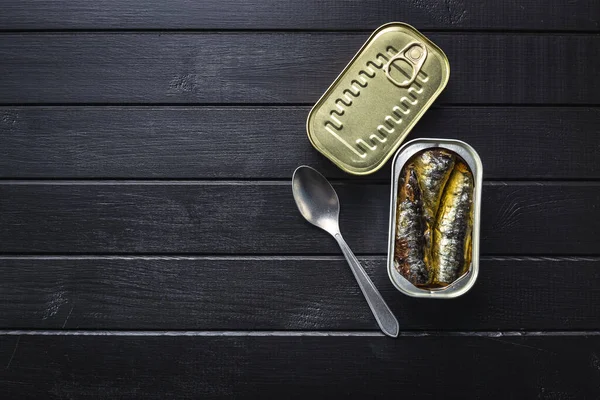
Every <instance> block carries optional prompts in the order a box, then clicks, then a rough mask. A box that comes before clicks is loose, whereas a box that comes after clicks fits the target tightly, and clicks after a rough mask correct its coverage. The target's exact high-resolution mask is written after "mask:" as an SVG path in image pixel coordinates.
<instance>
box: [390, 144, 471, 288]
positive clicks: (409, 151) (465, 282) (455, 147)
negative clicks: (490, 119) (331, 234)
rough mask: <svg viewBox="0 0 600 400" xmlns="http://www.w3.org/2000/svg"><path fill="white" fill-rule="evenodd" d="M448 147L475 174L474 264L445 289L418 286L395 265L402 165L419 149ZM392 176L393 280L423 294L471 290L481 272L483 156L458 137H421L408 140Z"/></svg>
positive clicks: (391, 272)
mask: <svg viewBox="0 0 600 400" xmlns="http://www.w3.org/2000/svg"><path fill="white" fill-rule="evenodd" d="M440 147H441V148H445V149H448V150H451V151H453V152H455V153H457V154H458V155H459V156H461V157H462V158H463V159H464V160H465V162H466V163H467V165H468V166H469V168H470V169H471V172H472V174H473V180H474V191H473V206H474V208H473V231H472V233H471V235H472V239H471V246H472V247H471V268H470V269H469V271H468V272H467V273H466V274H465V275H463V276H462V277H460V278H459V279H457V280H456V281H454V282H453V283H452V284H450V285H448V286H447V287H445V288H443V289H437V290H427V289H421V288H418V287H416V286H414V285H413V284H412V283H410V282H409V281H408V280H407V279H406V278H404V277H403V276H402V275H401V274H400V273H398V271H396V268H394V251H395V246H394V244H395V236H396V223H395V221H396V208H397V207H396V205H397V197H398V179H399V176H400V172H401V170H402V167H404V165H405V164H406V162H407V161H408V160H409V159H410V158H411V157H412V156H413V155H414V154H416V153H418V152H419V151H422V150H425V149H429V148H440ZM391 175H392V179H391V193H390V226H389V236H388V258H387V270H388V276H389V278H390V281H391V282H392V284H393V285H394V287H395V288H396V289H398V290H399V291H400V292H402V293H404V294H406V295H408V296H411V297H419V298H432V299H450V298H455V297H458V296H461V295H463V294H465V293H466V292H467V291H469V290H470V289H471V288H472V287H473V285H474V284H475V281H476V280H477V276H478V275H479V236H480V235H479V230H480V218H481V190H482V187H483V186H482V182H483V177H482V176H483V166H482V164H481V159H480V158H479V155H478V154H477V152H476V151H475V149H474V148H473V147H471V146H470V145H469V144H468V143H466V142H463V141H461V140H457V139H436V138H419V139H413V140H411V141H409V142H406V143H405V144H404V145H402V147H400V149H399V150H398V152H397V153H396V155H395V156H394V160H393V161H392V174H391Z"/></svg>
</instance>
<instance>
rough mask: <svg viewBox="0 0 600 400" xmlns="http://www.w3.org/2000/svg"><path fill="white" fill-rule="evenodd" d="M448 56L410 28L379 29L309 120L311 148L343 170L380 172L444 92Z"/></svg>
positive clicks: (399, 25)
mask: <svg viewBox="0 0 600 400" xmlns="http://www.w3.org/2000/svg"><path fill="white" fill-rule="evenodd" d="M449 74H450V66H449V64H448V58H447V57H446V55H445V54H444V52H443V51H442V50H441V49H440V48H439V47H437V46H436V45H435V44H433V43H432V42H431V41H430V40H429V39H427V38H426V37H425V36H423V35H422V34H421V33H419V32H418V31H417V30H416V29H415V28H413V27H412V26H410V25H407V24H404V23H399V22H394V23H389V24H386V25H383V26H381V27H379V28H378V29H377V30H376V31H375V32H374V33H373V34H372V35H371V37H369V39H368V40H367V42H366V43H365V44H364V45H363V46H362V48H361V49H360V50H359V51H358V53H357V54H356V55H355V56H354V58H353V59H352V60H351V61H350V63H349V64H348V65H347V66H346V68H344V70H343V71H342V73H341V74H340V75H339V76H338V77H337V78H336V80H335V81H334V82H333V83H332V84H331V86H330V87H329V89H327V91H326V92H325V94H323V96H322V97H321V98H320V99H319V101H318V102H317V103H316V104H315V106H314V107H313V108H312V110H311V111H310V113H309V115H308V120H307V123H306V129H307V133H308V137H309V139H310V141H311V143H312V144H313V146H314V147H315V148H316V149H317V150H318V151H320V152H321V153H322V154H324V155H325V156H326V157H327V158H329V159H330V160H331V161H333V162H334V163H335V164H336V165H337V166H339V167H340V168H341V169H342V170H344V171H346V172H349V173H351V174H355V175H366V174H370V173H373V172H375V171H376V170H378V169H379V168H381V167H382V166H383V165H384V164H385V162H386V161H387V160H388V159H389V158H390V157H391V156H392V154H393V153H394V151H396V149H398V147H399V146H400V144H401V143H402V141H403V140H404V138H405V137H406V135H408V133H409V132H410V130H411V129H412V127H413V126H414V125H415V124H416V123H417V121H418V120H419V119H420V118H421V116H422V115H423V113H425V111H426V110H427V109H428V108H429V107H430V106H431V104H432V103H433V101H434V100H435V99H436V98H437V97H438V95H439V94H440V93H441V92H442V90H443V89H444V87H445V86H446V83H447V82H448V77H449Z"/></svg>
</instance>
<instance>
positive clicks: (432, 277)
mask: <svg viewBox="0 0 600 400" xmlns="http://www.w3.org/2000/svg"><path fill="white" fill-rule="evenodd" d="M481 182H482V166H481V161H480V159H479V156H478V155H477V153H476V152H475V150H473V148H472V147H471V146H469V145H468V144H466V143H464V142H461V141H458V140H447V139H417V140H412V141H410V142H408V143H407V144H406V145H404V146H403V147H402V148H401V150H400V151H399V152H398V155H397V156H396V157H395V158H394V161H393V165H392V193H391V204H390V233H389V248H388V273H389V276H390V279H391V280H392V283H394V285H395V286H396V288H397V289H398V290H400V291H401V292H403V293H405V294H407V295H409V296H414V297H433V298H451V297H456V296H460V295H461V294H463V293H465V292H466V291H467V290H469V289H470V288H471V287H472V286H473V284H474V283H475V280H476V279H477V275H478V272H479V215H480V203H481Z"/></svg>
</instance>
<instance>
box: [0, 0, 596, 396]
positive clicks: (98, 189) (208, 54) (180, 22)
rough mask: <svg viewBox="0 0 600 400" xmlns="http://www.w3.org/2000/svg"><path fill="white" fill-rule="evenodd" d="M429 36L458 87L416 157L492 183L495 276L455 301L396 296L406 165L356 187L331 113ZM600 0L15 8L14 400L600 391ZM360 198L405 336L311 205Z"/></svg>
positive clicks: (373, 252) (352, 220) (4, 258)
mask: <svg viewBox="0 0 600 400" xmlns="http://www.w3.org/2000/svg"><path fill="white" fill-rule="evenodd" d="M395 20H399V21H404V22H408V23H410V24H412V25H414V26H415V27H417V28H418V29H420V30H421V31H423V32H424V33H425V34H426V35H427V36H428V37H430V38H431V39H432V40H433V41H434V42H435V43H437V44H438V45H439V46H440V47H441V48H442V49H443V50H444V51H445V52H446V54H447V55H448V57H449V59H450V65H451V74H450V75H451V77H450V83H449V84H448V87H447V88H446V90H445V92H444V93H443V94H442V96H441V97H440V98H439V100H438V101H437V102H436V103H435V106H434V108H433V109H431V110H430V111H429V112H428V113H427V114H426V115H425V117H424V118H423V119H422V121H421V122H420V123H419V124H418V125H417V126H416V128H415V129H414V130H413V132H412V133H411V135H410V138H417V137H447V138H456V139H461V140H465V141H467V142H468V143H470V144H471V145H472V146H473V147H475V149H476V150H477V151H478V152H479V154H480V156H481V158H482V160H483V164H484V178H485V182H484V190H483V205H482V206H483V208H482V236H481V250H482V257H481V271H480V278H479V280H478V282H477V283H476V285H475V287H474V288H473V289H472V290H471V291H470V292H469V293H468V294H466V295H465V296H463V297H461V298H459V299H456V300H452V301H427V300H417V299H412V298H408V297H406V296H404V295H402V294H400V293H399V292H397V291H396V290H395V289H394V288H393V286H392V284H391V283H390V282H389V280H388V278H387V273H386V267H385V256H386V254H385V252H386V241H387V228H388V209H389V182H388V181H389V166H386V167H385V168H384V169H383V170H382V171H380V172H378V173H376V174H374V175H372V176H368V177H364V178H356V177H351V176H349V175H345V174H344V173H343V172H341V171H340V170H338V169H337V168H336V167H335V166H333V165H332V164H331V163H330V162H329V161H327V160H326V159H324V158H323V157H322V156H320V155H319V154H318V153H317V152H316V151H315V150H314V149H313V148H312V147H311V145H310V144H309V141H308V139H307V137H306V133H305V128H304V124H305V119H306V116H307V113H308V110H309V108H310V106H311V105H312V104H314V102H316V100H317V99H318V98H319V96H320V95H321V94H322V93H323V92H324V91H325V89H326V88H327V86H328V85H329V83H330V82H331V81H332V80H333V79H334V78H335V77H336V76H337V74H338V73H339V72H340V71H341V69H342V68H343V67H344V66H345V64H346V63H347V62H348V61H349V59H350V58H351V57H352V55H353V54H354V53H355V52H356V51H357V49H358V48H359V47H360V45H361V44H362V43H363V42H364V41H365V40H366V39H367V38H368V36H369V33H370V32H371V31H372V30H374V29H375V28H376V27H377V26H379V25H381V24H383V23H385V22H389V21H395ZM599 21H600V2H598V1H595V0H591V1H565V0H548V1H541V2H540V1H532V0H521V1H467V0H452V1H450V0H446V1H441V0H440V1H433V0H405V1H390V0H367V1H347V2H346V1H339V0H336V1H317V0H310V1H292V0H278V1H273V0H265V1H254V0H252V1H245V0H221V1H213V0H211V1H187V0H175V1H163V0H150V1H146V2H141V1H124V0H98V1H95V2H87V1H81V0H79V1H74V0H62V1H54V2H51V1H32V0H29V1H22V0H5V1H3V2H2V6H1V11H0V30H1V31H2V32H1V33H0V178H1V180H0V300H1V301H0V392H1V393H3V396H2V397H3V398H11V399H12V398H19V399H20V398H45V397H52V398H62V399H72V398H84V397H98V398H106V399H118V398H123V399H131V398H146V399H148V398H155V399H165V398H190V399H191V398H209V397H222V398H231V397H241V396H242V395H245V396H254V397H262V398H291V397H298V398H307V397H316V398H319V397H334V396H345V397H361V398H372V397H387V398H390V397H402V398H407V399H411V398H483V399H492V398H493V399H510V398H538V399H561V400H565V399H575V398H589V399H596V398H599V397H600V333H599V331H600V319H599V317H600V249H599V246H598V244H599V240H598V235H599V234H600V205H599V204H600V162H599V161H598V159H599V156H600V137H599V135H600V108H599V105H600V90H599V89H600V73H599V67H600V35H599V32H600V22H599ZM300 164H309V165H312V166H314V167H316V168H318V169H319V170H321V171H323V172H324V173H325V174H326V175H327V176H328V177H329V178H331V179H332V180H333V181H334V182H335V183H334V184H335V187H336V189H337V190H338V192H339V195H340V200H341V203H342V215H341V228H342V231H343V232H344V234H345V235H346V237H347V241H348V242H349V244H350V246H351V247H352V248H353V249H354V250H355V252H356V253H357V254H358V255H359V258H360V259H361V261H362V262H363V264H364V266H365V268H366V269H367V271H368V272H369V274H370V275H371V277H372V279H373V280H374V282H375V284H376V285H377V286H378V287H379V288H380V290H381V292H382V294H383V296H384V297H385V298H386V300H387V301H388V302H389V304H390V307H391V309H392V310H393V311H394V312H395V313H396V315H397V317H398V320H399V322H400V325H401V331H402V332H401V336H400V338H398V339H397V340H393V339H390V338H387V337H383V336H382V335H381V334H380V333H379V331H378V329H377V325H376V323H375V321H374V319H373V317H372V315H371V313H370V311H369V308H368V307H367V304H366V302H365V301H364V299H363V297H362V295H361V294H360V291H359V289H358V287H357V285H356V283H355V282H354V280H353V278H352V275H351V273H350V271H349V268H348V267H347V265H346V262H345V261H344V260H343V258H342V257H341V255H340V252H339V250H338V248H337V247H336V244H335V242H334V241H333V239H331V238H330V237H328V236H327V234H326V233H324V232H321V231H319V230H317V229H316V228H314V227H312V226H310V225H309V224H308V223H306V222H305V221H304V220H302V218H301V217H300V215H299V214H298V212H297V210H296V208H295V205H294V203H293V200H292V196H291V188H290V177H291V174H292V172H293V170H294V168H295V167H296V166H298V165H300Z"/></svg>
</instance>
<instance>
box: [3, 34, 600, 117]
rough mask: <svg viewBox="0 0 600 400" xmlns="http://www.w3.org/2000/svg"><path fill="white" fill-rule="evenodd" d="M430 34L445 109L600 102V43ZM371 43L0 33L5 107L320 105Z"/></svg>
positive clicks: (361, 37) (359, 39)
mask: <svg viewBox="0 0 600 400" xmlns="http://www.w3.org/2000/svg"><path fill="white" fill-rule="evenodd" d="M430 36H431V38H432V39H433V40H434V41H435V42H436V43H437V44H438V45H440V46H441V48H443V49H444V51H445V52H446V54H447V55H448V57H449V59H450V64H451V65H452V78H451V79H450V83H449V84H448V87H447V88H446V90H445V92H444V94H442V96H441V97H440V103H445V104H451V103H454V104H456V103H461V104H482V103H484V104H498V103H500V104H523V103H528V104H566V103H572V104H600V92H599V91H598V90H596V88H597V87H599V86H600V74H597V73H596V68H597V65H598V62H599V60H600V58H599V57H600V54H599V53H598V52H597V51H596V50H597V49H598V48H599V47H600V36H598V35H584V34H568V35H563V34H541V35H522V34H449V33H434V34H431V35H430ZM367 37H368V34H366V33H355V34H352V33H343V34H333V33H310V34H308V33H243V34H240V33H198V34H164V33H138V34H127V35H124V34H114V33H113V34H109V33H89V34H25V35H15V34H6V35H2V36H0V59H1V60H2V64H0V103H4V104H15V103H82V102H83V103H181V104H185V103H188V104H189V103H232V102H233V103H290V102H292V103H307V104H311V103H314V102H315V101H317V99H318V98H319V96H320V95H321V94H322V93H323V92H324V91H325V90H326V88H327V87H328V85H329V84H330V83H331V82H332V81H333V80H334V78H335V77H336V76H337V75H338V73H339V72H340V71H341V70H342V69H343V67H344V66H345V65H346V63H347V62H348V61H349V60H350V58H351V57H352V55H354V53H355V52H356V51H357V50H358V49H359V47H360V45H361V44H362V43H363V42H364V41H365V40H366V39H367ZM574 60H576V62H575V61H574ZM282 117H284V116H282ZM278 121H279V120H278ZM278 121H276V122H278ZM283 121H285V119H283ZM273 126H274V127H276V126H285V122H284V123H283V124H281V123H280V122H279V124H274V125H273Z"/></svg>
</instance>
